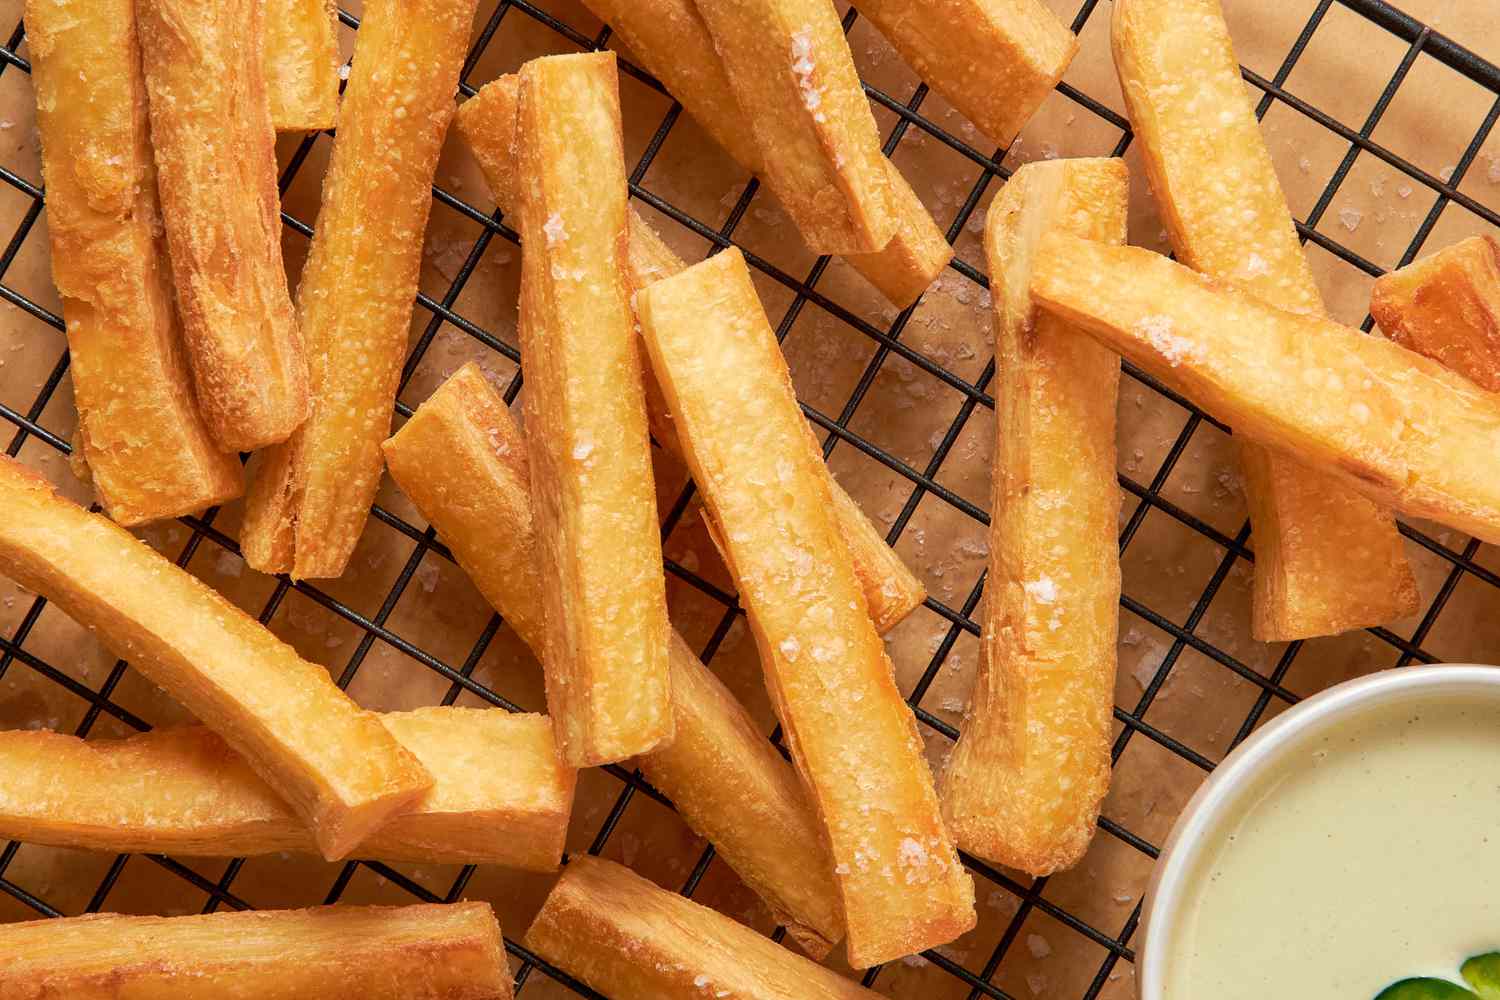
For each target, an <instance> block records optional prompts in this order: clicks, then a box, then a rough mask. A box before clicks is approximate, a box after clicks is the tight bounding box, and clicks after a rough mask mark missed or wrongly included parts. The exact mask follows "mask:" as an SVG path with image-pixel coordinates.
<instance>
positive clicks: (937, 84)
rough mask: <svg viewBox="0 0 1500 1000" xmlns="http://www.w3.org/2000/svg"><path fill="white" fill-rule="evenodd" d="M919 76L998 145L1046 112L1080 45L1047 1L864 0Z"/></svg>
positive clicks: (869, 14)
mask: <svg viewBox="0 0 1500 1000" xmlns="http://www.w3.org/2000/svg"><path fill="white" fill-rule="evenodd" d="M856 6H858V7H859V12H860V13H861V14H863V15H865V16H866V17H868V18H869V19H870V20H871V21H872V22H873V23H874V24H875V27H876V28H878V29H880V33H881V34H882V35H884V36H885V37H886V38H887V40H889V41H890V43H891V45H892V46H894V47H895V49H896V51H897V52H899V53H901V58H903V59H905V60H906V62H907V63H908V64H909V65H910V66H911V68H912V69H914V70H916V71H917V75H918V76H920V77H921V78H922V79H923V80H925V81H926V82H927V84H928V85H929V86H931V87H932V89H933V90H935V91H937V92H938V93H939V94H941V95H942V96H943V97H944V98H945V99H947V101H948V103H949V104H951V105H953V106H954V107H955V108H957V109H958V112H959V114H961V115H963V116H964V117H965V118H967V119H969V121H971V122H973V123H974V126H975V127H976V128H978V129H979V131H981V132H983V133H984V134H985V135H987V136H989V138H990V139H991V140H993V141H994V142H995V143H996V144H998V145H1001V146H1009V145H1010V144H1011V142H1012V141H1013V140H1014V139H1015V137H1016V135H1017V133H1019V132H1020V131H1021V129H1022V128H1023V127H1024V126H1025V125H1026V123H1027V122H1028V121H1030V120H1031V116H1032V115H1033V114H1035V113H1036V109H1037V108H1039V107H1041V106H1042V102H1043V101H1044V100H1046V99H1047V95H1048V94H1050V93H1052V88H1054V87H1056V86H1057V81H1059V80H1061V79H1062V75H1063V72H1064V71H1066V70H1067V68H1068V64H1069V63H1071V62H1072V61H1073V57H1074V56H1075V55H1077V54H1078V39H1077V38H1075V37H1073V33H1072V32H1071V31H1069V30H1068V28H1067V26H1066V25H1065V24H1063V23H1062V21H1061V20H1059V19H1058V17H1057V15H1056V14H1054V13H1052V11H1051V10H1049V9H1048V7H1047V5H1046V4H1044V3H1042V2H1041V0H941V2H938V3H933V2H931V0H860V2H859V3H858V4H857V5H856Z"/></svg>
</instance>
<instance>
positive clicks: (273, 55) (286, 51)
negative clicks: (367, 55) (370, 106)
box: [265, 0, 339, 132]
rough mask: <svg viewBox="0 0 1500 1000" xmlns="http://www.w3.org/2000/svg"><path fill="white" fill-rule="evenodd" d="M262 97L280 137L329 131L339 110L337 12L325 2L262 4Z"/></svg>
mask: <svg viewBox="0 0 1500 1000" xmlns="http://www.w3.org/2000/svg"><path fill="white" fill-rule="evenodd" d="M265 3H266V93H267V94H269V95H270V99H271V121H272V122H274V123H275V125H276V130H277V131H279V132H315V131H317V130H318V129H325V128H333V123H334V119H336V118H337V117H338V111H339V36H338V11H337V9H336V8H335V6H334V4H333V3H330V2H329V0H265Z"/></svg>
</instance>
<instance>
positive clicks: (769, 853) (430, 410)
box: [385, 363, 844, 958]
mask: <svg viewBox="0 0 1500 1000" xmlns="http://www.w3.org/2000/svg"><path fill="white" fill-rule="evenodd" d="M385 454H386V462H387V464H388V465H389V466H390V470H391V476H392V477H393V478H394V479H395V480H396V482H397V484H398V485H399V486H400V487H401V489H402V490H403V491H404V492H405V493H406V495H407V496H408V497H409V498H411V501H412V502H413V503H414V504H416V506H417V509H418V510H420V511H421V512H422V515H423V516H424V517H426V518H427V520H428V521H429V522H431V524H432V525H433V527H435V528H436V529H437V530H438V532H439V534H440V535H441V536H442V538H443V540H444V541H445V542H447V543H448V547H449V548H450V549H451V550H452V552H453V555H454V558H455V559H457V560H458V563H459V565H460V566H462V567H463V569H464V571H465V572H466V573H468V574H469V577H470V578H471V579H472V580H473V581H474V583H475V585H476V586H477V587H478V588H479V591H480V593H482V594H483V595H484V596H485V599H486V600H488V601H489V602H490V604H492V605H494V607H495V609H496V610H497V611H499V612H500V613H501V614H502V615H504V616H505V619H506V620H507V621H508V622H510V624H511V626H512V627H513V628H514V629H515V630H516V634H518V635H519V636H520V637H521V638H522V640H524V641H525V642H526V643H528V644H529V645H530V646H531V647H532V648H533V649H534V650H536V651H537V652H538V653H540V652H541V651H542V649H543V643H544V639H543V628H542V622H543V619H544V617H545V612H544V609H543V607H542V598H541V590H542V587H541V580H540V579H539V577H538V574H537V570H536V562H535V561H534V560H535V557H534V556H533V554H532V552H531V546H532V544H533V541H534V535H535V532H534V529H533V526H532V516H531V485H530V474H529V472H528V469H527V464H526V443H525V441H524V440H523V439H522V437H521V434H520V431H519V430H517V428H516V425H515V422H514V421H513V420H512V419H511V416H510V413H509V411H508V410H507V409H506V408H505V404H504V402H503V401H502V400H501V399H500V397H499V396H498V395H497V394H496V393H495V391H494V389H492V388H491V387H490V385H489V383H488V382H486V381H485V378H484V376H483V375H482V374H480V371H479V368H478V367H477V366H476V365H474V364H472V363H471V364H468V365H465V366H464V367H462V368H460V369H459V370H458V371H456V372H454V373H453V375H452V376H451V377H450V378H449V379H448V381H446V382H444V383H443V384H442V385H441V386H439V387H438V390H437V391H436V392H434V393H433V394H432V396H430V397H429V398H428V399H427V401H426V402H424V403H423V404H422V405H421V406H419V407H417V412H416V413H414V414H413V415H412V417H411V419H410V420H408V421H407V422H406V425H405V426H404V427H402V428H401V430H400V431H399V432H397V434H396V435H395V436H394V437H392V438H391V439H390V440H389V441H387V442H386V443H385ZM436 454H441V455H444V456H447V460H446V461H444V462H442V463H433V462H432V461H431V456H433V455H436ZM669 652H670V656H671V659H670V666H671V671H672V682H671V689H672V715H673V721H674V728H675V730H676V734H677V735H676V737H675V739H673V741H672V742H671V743H670V744H669V745H668V746H666V747H665V748H663V749H660V750H656V751H653V752H652V753H649V754H646V755H645V756H642V757H639V758H637V760H636V762H637V763H638V764H639V765H640V767H641V769H642V770H643V771H644V772H645V774H646V777H647V778H648V779H649V780H650V781H651V783H652V784H654V785H656V787H658V788H660V789H661V790H662V791H663V792H665V793H666V794H667V795H668V796H669V797H670V798H671V799H672V801H673V802H674V803H675V804H676V806H677V811H678V812H679V813H680V814H681V815H682V817H683V819H684V820H685V821H686V822H687V824H688V825H689V826H690V827H692V828H693V830H695V831H696V832H697V833H699V834H700V835H701V836H703V837H706V838H707V839H708V840H709V841H710V842H712V843H713V845H714V846H715V847H716V848H717V849H718V852H719V855H720V857H722V858H723V859H724V861H725V862H726V863H727V864H728V865H729V866H730V867H731V868H733V869H734V870H735V872H736V873H737V874H738V875H739V876H740V879H741V880H742V881H743V882H744V883H745V884H746V885H747V886H749V887H750V888H752V889H754V890H755V891H756V892H757V893H759V894H760V896H761V898H762V899H764V900H765V901H766V904H767V906H769V907H770V908H771V910H772V912H773V913H774V914H775V916H776V919H777V920H779V921H781V922H782V923H783V924H785V925H786V927H787V931H788V933H790V934H791V935H792V937H793V938H794V939H795V940H796V941H797V943H798V944H800V945H801V946H802V948H803V950H804V951H806V952H807V953H808V954H810V955H813V956H814V957H817V958H822V957H823V956H824V955H825V954H827V952H828V951H829V949H830V948H831V947H832V946H833V944H834V943H835V942H837V941H838V940H839V939H840V938H842V937H843V934H844V917H843V913H842V911H841V909H840V903H839V897H838V892H837V890H836V889H835V888H834V884H833V861H832V859H831V858H830V857H829V855H828V848H827V845H826V844H825V843H824V839H823V832H822V830H821V828H820V827H819V825H818V821H817V818H816V817H815V816H814V815H813V811H812V806H811V804H810V803H809V802H808V801H807V796H806V793H805V792H804V791H803V789H802V786H801V784H800V783H799V782H798V780H797V776H796V774H795V773H794V772H793V771H792V769H791V767H789V766H788V765H787V763H786V762H785V761H784V760H782V759H781V757H780V756H779V755H778V754H777V753H776V752H775V750H774V749H773V748H772V747H771V744H770V742H769V741H767V740H766V738H765V736H764V735H763V734H761V733H759V732H757V731H756V728H755V724H754V722H752V721H751V719H750V717H749V715H748V714H747V713H746V712H745V710H744V709H743V708H742V707H741V706H740V704H739V703H738V702H737V701H735V699H734V696H733V695H732V694H730V693H729V690H728V689H727V688H725V687H724V685H723V684H721V683H720V682H719V680H718V678H716V677H715V676H714V675H713V674H712V673H711V672H710V671H709V670H708V669H707V668H706V667H704V666H703V664H702V663H700V662H699V661H698V658H697V657H696V656H694V655H693V651H692V650H691V649H690V648H689V647H688V645H687V643H686V642H684V641H683V639H682V637H681V636H679V635H677V633H676V632H675V631H674V632H673V633H672V634H671V638H670V647H669Z"/></svg>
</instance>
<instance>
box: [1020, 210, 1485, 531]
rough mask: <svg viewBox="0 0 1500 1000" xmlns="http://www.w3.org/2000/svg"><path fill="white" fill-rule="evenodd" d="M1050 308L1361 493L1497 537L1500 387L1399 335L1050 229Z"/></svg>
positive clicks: (1043, 276)
mask: <svg viewBox="0 0 1500 1000" xmlns="http://www.w3.org/2000/svg"><path fill="white" fill-rule="evenodd" d="M1031 294H1032V298H1033V299H1034V300H1035V301H1036V302H1037V304H1038V305H1039V306H1040V307H1041V308H1042V309H1043V310H1045V311H1046V312H1048V313H1051V314H1052V315H1055V316H1057V317H1059V318H1061V319H1063V320H1065V321H1066V322H1069V323H1071V324H1073V325H1074V326H1075V327H1077V328H1078V329H1080V330H1082V331H1083V332H1085V333H1087V334H1089V335H1090V336H1092V337H1094V338H1096V339H1098V340H1100V341H1101V342H1103V343H1104V344H1106V345H1108V346H1109V347H1111V348H1113V349H1114V350H1116V351H1119V352H1120V353H1121V354H1123V355H1125V356H1126V357H1127V358H1129V359H1131V360H1132V361H1134V362H1135V363H1136V364H1138V365H1140V366H1141V367H1142V368H1144V369H1146V370H1147V371H1149V372H1151V373H1152V374H1153V375H1156V376H1157V377H1158V378H1160V379H1162V380H1163V381H1164V382H1166V383H1168V384H1170V385H1172V386H1174V387H1175V388H1177V389H1178V390H1179V391H1181V392H1182V393H1183V394H1184V395H1186V396H1187V397H1188V398H1189V399H1192V400H1193V401H1194V402H1196V403H1198V404H1199V405H1200V406H1202V407H1203V408H1204V409H1205V410H1207V411H1208V412H1210V413H1212V414H1214V415H1216V416H1218V417H1219V418H1220V419H1222V420H1225V421H1227V422H1228V423H1229V424H1231V425H1233V427H1234V429H1235V433H1236V434H1243V435H1244V436H1245V437H1248V438H1250V439H1251V440H1253V441H1258V442H1259V443H1261V444H1263V445H1268V446H1271V447H1274V448H1277V449H1280V450H1283V451H1285V452H1287V453H1290V454H1293V455H1296V456H1297V458H1298V459H1299V460H1301V461H1303V462H1306V463H1307V464H1309V465H1311V466H1314V467H1315V468H1318V469H1327V470H1328V471H1330V472H1333V473H1337V475H1338V476H1339V477H1340V478H1341V480H1342V482H1344V483H1345V484H1347V485H1350V486H1353V487H1354V488H1356V489H1358V490H1360V491H1361V492H1363V493H1364V494H1365V495H1366V496H1369V497H1370V498H1371V499H1373V500H1375V501H1376V502H1377V503H1382V504H1385V505H1387V506H1390V507H1394V508H1396V509H1397V510H1400V511H1403V512H1405V513H1407V514H1411V515H1413V516H1416V517H1428V518H1431V519H1433V520H1435V521H1440V522H1442V523H1444V524H1447V525H1451V526H1452V527H1455V528H1458V529H1460V530H1462V531H1467V532H1469V533H1470V534H1473V535H1475V536H1477V537H1478V538H1480V539H1481V540H1483V541H1487V542H1500V469H1497V468H1496V467H1495V464H1494V463H1493V462H1486V461H1475V460H1474V456H1475V455H1488V454H1490V453H1491V452H1493V451H1494V449H1495V445H1496V442H1497V441H1500V396H1497V395H1495V394H1493V393H1489V392H1486V391H1484V390H1483V389H1480V388H1479V387H1478V386H1476V385H1474V383H1472V382H1470V381H1469V380H1468V379H1465V378H1464V377H1462V376H1461V375H1456V374H1454V373H1453V372H1450V371H1448V369H1446V368H1444V367H1443V366H1442V365H1440V364H1438V363H1437V362H1435V361H1431V360H1429V359H1428V358H1424V357H1422V356H1421V355H1420V354H1416V353H1414V352H1412V351H1408V350H1407V349H1406V348H1404V347H1401V346H1399V345H1397V344H1394V343H1392V342H1390V341H1388V340H1383V339H1381V338H1379V337H1371V336H1367V335H1365V334H1362V333H1360V332H1359V331H1357V330H1351V329H1349V328H1348V327H1344V326H1340V325H1339V324H1337V323H1334V322H1332V321H1331V320H1325V319H1322V318H1320V317H1317V316H1307V315H1303V314H1299V313H1289V312H1283V311H1282V310H1279V309H1275V308H1273V307H1271V306H1268V305H1266V304H1265V303H1264V302H1261V301H1260V300H1259V299H1255V298H1251V297H1249V296H1247V295H1245V294H1243V293H1242V292H1240V291H1238V290H1236V289H1233V288H1230V287H1228V286H1225V285H1222V284H1219V283H1217V282H1215V281H1213V280H1212V279H1210V278H1205V277H1203V276H1201V275H1199V274H1197V273H1196V272H1193V271H1190V270H1188V269H1187V268H1185V267H1183V266H1181V265H1179V264H1176V263H1173V262H1172V261H1170V260H1168V259H1167V258H1165V257H1162V256H1160V255H1159V254H1154V253H1151V252H1150V251H1147V250H1140V249H1136V248H1133V247H1113V246H1105V245H1104V244H1101V243H1093V242H1090V241H1088V240H1081V239H1078V238H1077V237H1074V236H1069V235H1067V234H1064V233H1052V234H1050V235H1048V236H1046V237H1045V238H1044V239H1043V240H1042V243H1041V245H1040V246H1039V247H1038V249H1037V252H1036V257H1035V261H1034V263H1033V269H1032V281H1031Z"/></svg>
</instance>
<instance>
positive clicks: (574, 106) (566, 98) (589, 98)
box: [517, 53, 672, 767]
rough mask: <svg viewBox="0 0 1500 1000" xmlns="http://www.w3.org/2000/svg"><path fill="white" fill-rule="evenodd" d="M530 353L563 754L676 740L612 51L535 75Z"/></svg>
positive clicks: (602, 754) (529, 77)
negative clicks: (628, 262) (628, 264)
mask: <svg viewBox="0 0 1500 1000" xmlns="http://www.w3.org/2000/svg"><path fill="white" fill-rule="evenodd" d="M517 138H518V153H519V155H518V162H519V163H520V164H521V171H520V174H519V176H520V177H522V178H524V179H525V181H524V184H523V185H521V186H520V187H521V188H522V190H521V191H520V194H521V225H520V230H521V238H522V240H523V241H524V242H525V246H526V251H525V253H524V254H523V256H522V262H521V321H520V339H521V355H522V357H523V359H524V361H525V365H526V405H527V425H528V426H529V427H530V428H531V429H532V433H531V434H530V435H529V436H528V437H527V452H528V457H529V462H530V467H531V472H532V507H533V509H534V510H535V511H536V523H537V532H536V536H537V556H538V560H539V563H540V566H541V569H542V582H543V583H544V584H545V586H544V588H543V594H544V598H545V605H544V606H545V607H546V619H545V621H546V626H545V634H546V643H545V652H544V653H543V659H544V660H545V661H546V663H547V667H548V669H547V705H548V709H549V711H550V712H551V713H552V721H553V724H554V725H555V726H556V727H557V742H558V748H559V750H560V751H561V753H562V755H563V759H564V760H565V761H567V762H568V763H570V764H574V765H576V766H580V767H582V766H584V765H591V764H605V763H609V762H610V761H616V760H622V759H624V758H626V757H633V756H635V755H636V754H639V753H644V752H646V751H647V750H650V749H651V748H652V747H654V746H657V745H658V744H661V743H663V742H668V741H670V740H671V738H672V710H671V701H670V698H671V692H670V683H669V674H668V670H667V630H668V627H669V626H668V624H667V595H666V580H665V578H664V576H663V574H662V559H661V529H660V525H659V524H658V523H657V519H656V488H655V485H654V483H653V480H652V477H651V454H650V452H651V440H650V436H649V434H648V432H647V429H646V404H645V399H644V396H643V393H642V389H641V378H642V375H641V367H642V365H641V352H640V347H639V345H638V343H637V341H636V337H635V317H634V315H633V314H632V313H631V308H630V294H631V287H630V282H629V279H628V275H627V272H626V255H627V242H628V238H629V236H628V226H629V222H628V219H629V212H628V210H627V207H626V199H627V195H626V186H625V161H624V153H623V140H622V138H621V133H620V103H619V80H618V76H617V74H616V69H615V57H614V54H613V53H596V54H588V55H578V56H552V57H548V58H544V59H536V60H533V61H531V62H529V63H527V64H526V66H525V67H524V68H522V70H521V91H520V106H519V109H518V112H517Z"/></svg>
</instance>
